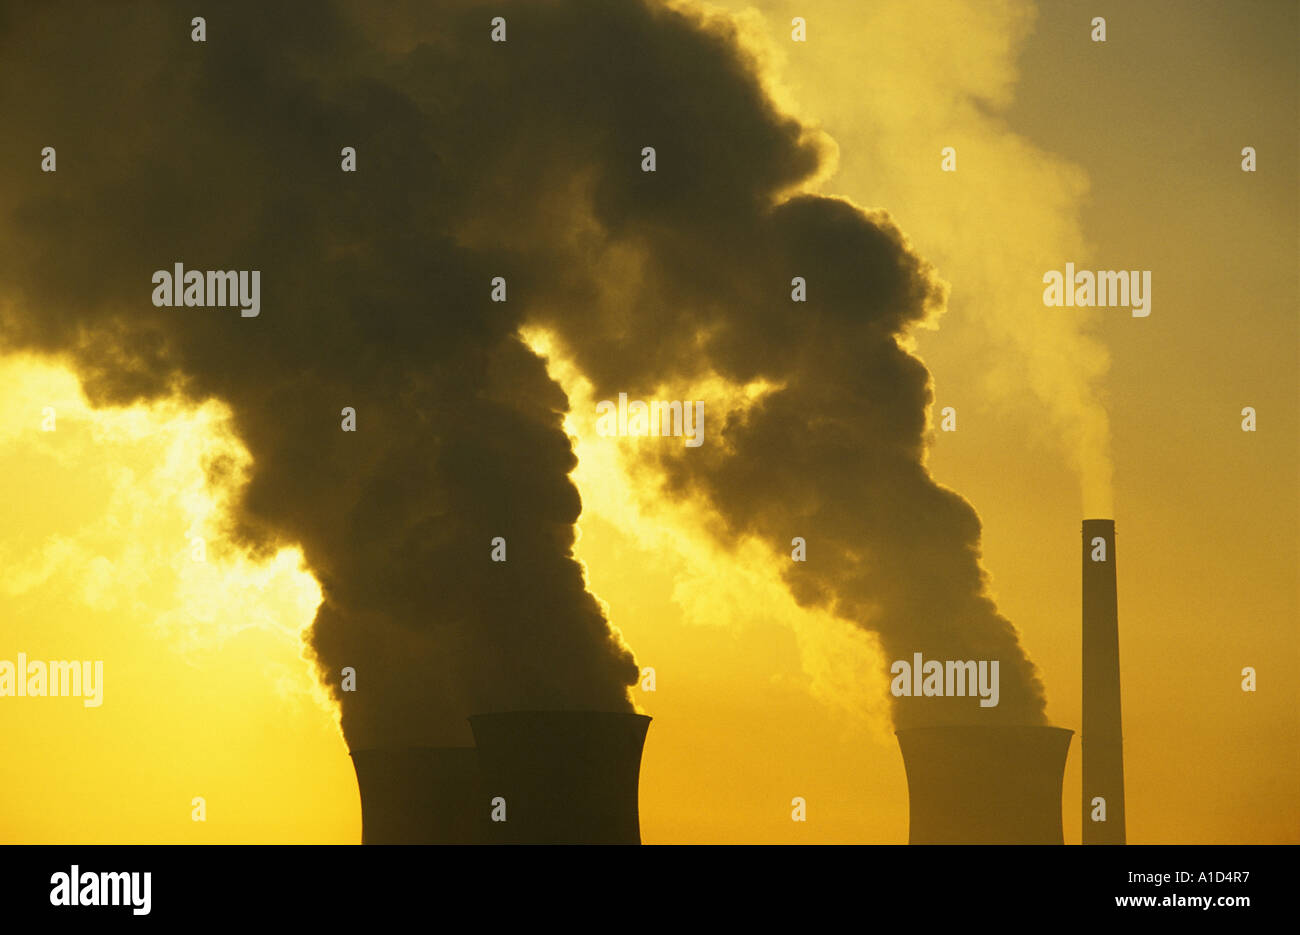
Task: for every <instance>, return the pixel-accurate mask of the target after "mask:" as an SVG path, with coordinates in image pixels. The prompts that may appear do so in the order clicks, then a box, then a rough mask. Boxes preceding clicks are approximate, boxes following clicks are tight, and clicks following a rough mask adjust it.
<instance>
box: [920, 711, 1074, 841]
mask: <svg viewBox="0 0 1300 935" xmlns="http://www.w3.org/2000/svg"><path fill="white" fill-rule="evenodd" d="M896 733H897V735H898V746H899V747H900V748H901V749H902V751H903V766H904V767H905V768H906V770H907V792H908V798H909V809H908V815H909V833H908V843H909V844H1063V843H1065V839H1064V837H1063V836H1062V833H1061V784H1062V781H1063V780H1064V778H1065V758H1066V755H1067V753H1068V751H1069V748H1070V736H1071V735H1072V734H1073V731H1068V730H1065V729H1063V728H1060V727H1036V726H1035V727H1031V726H1019V725H998V726H987V727H986V726H975V727H972V726H946V727H912V728H905V729H903V730H899V731H897V732H896Z"/></svg>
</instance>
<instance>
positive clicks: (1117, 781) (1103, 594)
mask: <svg viewBox="0 0 1300 935" xmlns="http://www.w3.org/2000/svg"><path fill="white" fill-rule="evenodd" d="M1081 742H1082V744H1083V785H1082V792H1083V843H1084V844H1123V843H1124V839H1125V835H1124V741H1123V733H1122V731H1121V727H1120V695H1119V611H1118V604H1117V600H1116V591H1115V521H1114V520H1110V519H1085V520H1084V521H1083V736H1082V738H1081ZM1098 798H1100V799H1104V800H1105V815H1106V820H1105V821H1094V820H1093V817H1094V814H1100V811H1099V806H1098V804H1095V802H1096V800H1097V799H1098Z"/></svg>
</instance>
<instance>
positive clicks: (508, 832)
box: [469, 711, 650, 844]
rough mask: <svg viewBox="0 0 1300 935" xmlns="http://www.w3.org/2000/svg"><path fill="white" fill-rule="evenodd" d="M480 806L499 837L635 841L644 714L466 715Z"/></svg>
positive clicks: (505, 840) (490, 832)
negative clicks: (497, 817)
mask: <svg viewBox="0 0 1300 935" xmlns="http://www.w3.org/2000/svg"><path fill="white" fill-rule="evenodd" d="M469 723H470V727H471V728H472V729H473V731H474V743H475V745H476V746H477V747H478V752H479V763H480V766H481V769H482V777H483V803H482V806H481V809H482V814H484V815H489V814H490V810H491V809H493V807H494V806H493V805H492V801H493V800H494V799H498V798H499V799H502V800H504V808H505V817H506V820H505V821H489V822H488V824H487V836H488V841H489V842H491V843H501V844H640V843H641V822H640V816H639V812H638V802H637V787H638V783H639V781H640V772H641V750H642V747H643V745H644V744H645V736H646V730H647V729H648V728H649V726H650V718H648V717H646V716H645V715H643V714H620V713H615V712H603V711H515V712H509V713H503V714H479V715H474V716H472V717H471V718H470V719H469Z"/></svg>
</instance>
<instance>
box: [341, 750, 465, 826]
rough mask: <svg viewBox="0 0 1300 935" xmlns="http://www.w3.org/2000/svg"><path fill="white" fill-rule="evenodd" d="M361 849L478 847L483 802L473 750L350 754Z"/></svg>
mask: <svg viewBox="0 0 1300 935" xmlns="http://www.w3.org/2000/svg"><path fill="white" fill-rule="evenodd" d="M352 765H353V766H354V767H355V769H356V771H357V786H358V787H360V790H361V843H362V844H481V843H483V820H484V817H485V815H486V807H487V799H486V798H484V796H483V795H482V793H481V791H480V787H479V782H478V753H477V751H476V750H475V749H474V748H473V747H410V748H407V749H403V750H354V751H353V752H352Z"/></svg>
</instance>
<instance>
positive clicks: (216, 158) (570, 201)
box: [0, 0, 1043, 748]
mask: <svg viewBox="0 0 1300 935" xmlns="http://www.w3.org/2000/svg"><path fill="white" fill-rule="evenodd" d="M191 15H192V14H191V13H190V12H189V11H188V10H187V11H182V12H177V11H176V10H175V9H174V8H161V7H155V6H148V7H132V8H130V9H129V13H126V14H123V15H122V16H120V17H119V18H118V19H116V20H113V21H105V19H104V18H103V17H102V16H95V15H92V12H91V10H90V8H89V7H86V8H78V9H71V8H63V7H60V8H58V11H57V12H53V13H52V12H50V11H48V10H45V9H24V8H21V7H19V8H16V9H13V10H6V12H5V14H4V17H3V27H2V28H3V33H2V34H0V43H3V48H2V49H0V53H2V54H0V63H2V64H0V103H2V105H3V111H4V113H5V114H6V115H7V116H8V122H9V124H10V126H9V132H7V133H6V135H5V137H4V139H3V141H0V157H2V158H3V164H4V165H5V167H6V169H5V174H4V180H3V182H2V183H0V184H3V190H0V202H2V203H3V204H5V205H6V206H7V209H6V215H5V217H4V220H3V225H2V226H0V284H2V285H3V289H4V295H5V297H6V300H7V304H6V312H5V319H4V327H5V330H4V335H5V341H6V343H7V344H8V345H10V346H14V347H26V348H36V349H41V350H46V351H51V352H58V353H66V354H69V355H71V356H72V357H73V358H74V360H75V363H76V366H77V367H78V370H79V372H80V373H81V374H82V377H83V379H84V380H85V382H86V385H87V389H88V392H90V393H91V394H92V397H93V398H94V399H96V400H102V401H113V402H121V401H126V400H131V399H135V398H139V397H142V396H149V395H154V394H160V393H164V392H173V391H180V392H184V393H187V394H189V395H190V396H192V397H194V398H196V399H201V398H206V397H209V396H217V397H220V398H222V399H225V400H226V401H228V402H229V403H230V405H231V406H232V407H233V409H234V411H235V414H236V424H237V427H238V430H239V432H240V433H241V436H242V437H243V439H244V441H245V443H246V444H247V445H248V447H249V450H250V452H251V453H252V456H253V460H254V465H253V477H252V480H251V482H250V484H249V486H248V488H247V493H246V496H245V499H244V502H243V503H242V504H241V506H240V509H239V511H238V515H237V517H236V519H237V524H236V528H235V529H234V530H233V531H234V532H235V534H236V535H237V536H238V537H239V538H240V540H241V541H243V542H244V543H245V544H247V545H249V546H252V547H259V548H270V547H273V546H274V545H276V544H278V543H282V542H300V543H302V546H303V550H304V553H305V555H306V557H307V560H308V561H309V563H310V564H311V566H312V568H313V570H314V571H315V573H316V574H317V576H318V577H319V578H320V580H321V582H322V585H323V588H324V592H325V603H324V604H323V605H322V607H321V610H320V612H319V614H318V616H317V619H316V622H315V624H314V626H313V630H312V634H311V641H312V645H313V647H314V649H315V651H316V653H317V655H318V657H319V659H320V662H321V666H322V669H323V670H324V672H325V673H327V678H328V679H329V680H331V681H333V680H336V679H337V673H338V671H339V669H340V668H341V667H342V666H345V665H352V666H355V667H356V668H357V671H358V681H359V688H360V690H359V691H357V692H355V693H347V694H341V695H339V698H340V701H341V703H342V709H343V725H344V730H345V733H346V734H347V735H348V738H349V741H350V743H351V744H352V745H353V747H354V748H356V747H358V746H371V745H374V744H377V743H399V742H455V741H458V740H463V739H465V735H464V733H463V727H462V719H463V717H464V716H465V715H466V714H468V713H471V712H473V711H477V710H493V709H498V710H499V709H504V708H556V707H590V708H600V709H606V710H628V709H630V705H629V702H628V700H627V693H626V688H627V686H628V685H629V684H631V683H632V682H633V681H634V680H635V677H636V666H635V663H634V662H633V661H632V658H631V656H630V654H629V652H628V651H627V650H626V649H625V648H624V647H623V646H622V645H621V643H620V642H619V640H618V638H617V636H616V635H614V634H613V633H612V632H611V630H610V628H609V625H608V622H607V621H606V619H605V616H604V614H603V612H602V610H601V608H600V606H599V605H598V603H597V602H596V601H595V599H594V598H593V597H592V596H591V595H590V594H589V593H588V592H587V591H586V589H585V583H584V580H583V575H582V569H581V567H580V566H579V565H578V564H577V563H576V562H575V561H574V559H573V558H572V545H573V541H574V531H573V523H574V521H575V519H576V518H577V516H578V514H579V510H580V503H579V498H578V495H577V491H576V490H575V488H574V487H573V485H572V483H571V482H570V480H569V478H568V476H567V475H568V472H569V470H570V469H571V468H572V466H573V455H572V451H571V447H570V443H569V441H568V439H567V438H566V437H565V435H564V433H563V430H562V427H561V420H562V414H563V412H564V410H565V408H566V406H567V401H566V399H565V398H564V395H563V393H562V392H561V391H560V389H559V388H558V387H557V386H556V385H555V384H554V383H553V382H552V381H551V380H550V379H549V378H548V376H547V374H546V370H545V364H544V362H543V361H542V360H541V359H540V358H538V357H537V356H536V355H535V354H534V353H533V352H532V351H530V350H529V349H528V348H527V347H526V346H525V345H524V344H523V343H522V342H521V340H520V338H519V336H518V328H519V327H520V325H521V324H524V323H541V324H543V325H545V326H547V327H550V328H552V329H553V330H554V331H556V332H557V333H558V334H559V335H560V336H561V337H562V339H563V340H564V342H565V343H566V345H567V346H568V347H569V348H570V349H571V350H572V353H573V354H574V356H575V358H576V360H577V361H578V363H579V364H580V366H581V367H582V368H583V370H584V371H585V372H586V373H587V375H588V376H589V377H590V378H591V380H592V381H593V383H594V384H595V385H596V387H597V388H598V390H599V391H600V392H602V393H608V394H614V393H617V392H619V391H627V392H629V393H634V394H636V393H640V394H650V393H651V392H652V391H653V390H655V388H657V387H659V386H661V385H671V384H672V383H673V382H674V381H680V382H682V383H686V382H689V381H692V380H694V379H696V378H699V377H702V376H705V375H716V376H721V377H723V378H725V379H726V380H729V381H732V382H734V383H737V384H744V383H748V382H750V381H754V380H759V379H762V380H765V381H767V382H769V383H770V384H772V385H773V386H774V387H776V388H775V389H774V390H773V391H772V392H770V393H768V394H767V395H766V396H764V397H763V398H762V400H761V401H760V402H758V403H757V404H756V405H755V406H753V407H752V408H750V409H748V410H747V411H746V412H744V413H743V414H733V416H732V418H730V419H729V420H728V421H727V422H726V424H725V426H723V425H719V424H718V423H717V422H716V421H715V422H712V423H708V424H706V432H707V433H708V435H707V437H706V442H705V444H704V445H703V446H702V447H701V448H697V449H686V448H682V449H677V448H676V447H675V446H670V445H666V444H665V445H664V446H663V447H662V448H661V449H659V450H660V451H661V452H662V465H661V466H662V468H663V471H664V474H665V476H666V478H667V480H668V486H667V492H669V493H671V494H674V495H678V496H692V497H701V498H703V499H704V501H705V502H707V503H708V504H709V505H710V506H711V508H712V509H713V511H714V512H715V513H716V515H717V516H718V517H720V519H721V520H722V528H723V529H724V531H725V532H724V534H725V535H728V536H739V535H744V534H755V535H759V536H761V537H763V538H765V539H766V540H769V541H771V542H772V543H773V544H774V546H776V547H785V548H788V545H787V544H788V543H789V542H790V540H791V538H792V537H794V536H801V537H804V538H805V539H806V540H807V542H808V548H809V561H808V562H807V563H803V564H797V565H793V564H792V567H791V570H790V572H789V573H788V575H787V580H788V582H789V584H790V586H791V587H792V589H793V590H794V593H795V594H796V595H797V597H798V598H799V600H801V601H802V602H804V603H808V604H819V605H824V606H828V607H831V608H833V609H834V610H835V611H836V612H837V613H839V614H841V615H843V616H845V617H846V618H848V619H852V620H855V621H858V622H860V623H862V624H863V625H865V626H868V627H870V628H871V629H873V630H874V631H876V632H877V633H878V634H879V636H880V639H881V642H882V645H883V648H884V649H885V651H886V654H887V655H888V657H889V658H890V659H896V658H906V659H910V658H911V657H912V654H913V653H914V652H921V653H922V654H923V655H924V657H925V658H927V659H931V658H937V659H997V660H1000V664H1001V699H1000V705H999V706H998V707H997V708H992V709H982V708H979V707H978V706H976V705H975V704H974V703H973V702H972V701H971V699H957V701H956V702H953V703H950V704H949V703H943V704H942V707H936V705H939V704H940V702H938V701H937V700H936V699H925V700H924V701H922V702H919V703H911V704H909V705H908V706H905V707H900V708H899V709H898V720H899V722H900V723H903V724H906V723H916V722H919V721H930V722H934V721H951V720H960V719H973V718H977V717H992V718H997V719H1001V720H1011V721H1021V722H1030V723H1033V722H1038V721H1041V720H1042V711H1043V698H1042V692H1041V687H1040V686H1039V684H1038V682H1037V679H1036V676H1035V674H1034V669H1033V667H1032V665H1031V664H1030V663H1029V662H1028V660H1027V659H1026V658H1025V655H1024V653H1023V651H1022V649H1021V648H1020V646H1019V644H1018V640H1017V636H1016V633H1015V631H1014V629H1013V628H1012V626H1011V625H1010V623H1009V622H1008V621H1006V620H1005V619H1003V618H1002V617H1001V616H999V615H998V613H997V612H996V609H995V607H994V606H993V604H992V602H991V601H990V600H989V598H988V596H987V594H986V592H985V586H984V579H983V574H982V572H981V569H980V565H979V555H978V542H979V521H978V518H977V517H976V515H975V512H974V511H973V510H972V508H971V507H970V506H969V505H968V504H967V503H966V502H965V501H963V500H962V499H961V498H960V497H959V496H957V495H956V494H954V493H952V492H950V491H947V490H944V489H942V488H940V487H939V486H937V485H936V484H935V483H934V482H933V481H932V480H931V479H930V477H929V475H928V473H927V472H926V469H925V467H924V432H925V428H926V426H925V414H926V408H927V405H928V403H929V399H930V395H929V394H930V391H929V381H928V375H927V373H926V371H925V369H924V367H923V366H922V364H921V363H920V362H919V361H918V360H916V359H915V358H914V357H912V356H910V355H909V354H908V353H906V352H905V351H904V350H902V349H901V348H900V346H899V343H898V338H899V336H900V335H901V334H902V333H903V332H904V331H905V329H907V328H908V327H909V325H911V324H912V323H915V322H918V321H921V320H923V319H925V318H926V317H927V316H929V315H931V314H933V312H934V311H935V310H936V309H937V308H938V307H939V306H940V305H941V304H942V301H943V296H944V288H943V286H942V284H941V283H939V282H938V281H937V280H936V279H935V277H934V276H933V274H932V272H931V271H930V270H929V268H928V267H927V266H926V265H925V264H924V263H923V262H922V261H921V260H920V259H918V258H917V257H916V256H915V255H914V254H913V253H912V252H911V251H910V249H909V248H908V246H907V243H906V241H905V240H904V239H903V237H902V235H901V234H900V233H899V232H898V230H897V229H896V228H895V227H894V226H893V225H892V224H891V222H890V221H889V220H888V218H887V217H886V216H884V215H880V214H869V213H866V212H864V211H862V210H860V209H858V208H856V207H854V206H853V205H851V204H849V203H847V202H844V201H839V200H834V199H828V198H822V197H814V196H808V195H802V196H797V197H793V198H787V199H785V200H782V199H783V198H784V196H786V195H788V194H789V193H790V192H792V191H794V190H796V189H797V188H798V186H799V185H800V184H801V183H802V182H803V181H805V180H806V179H808V178H810V177H811V176H813V175H814V174H815V173H816V172H817V171H818V168H819V166H820V165H821V160H822V153H821V150H820V148H819V146H818V145H817V140H816V138H815V137H814V136H812V135H810V134H808V133H807V132H806V131H805V129H804V128H803V127H801V126H800V125H799V124H798V123H797V122H796V121H793V120H791V119H789V118H786V117H783V116H782V115H781V114H779V113H778V112H776V110H775V109H774V108H773V106H772V105H771V104H770V102H769V101H768V99H767V98H766V96H765V95H764V93H763V91H762V89H761V87H760V85H759V83H758V81H757V79H756V78H755V76H754V74H753V67H752V63H751V62H750V61H749V60H748V59H747V57H746V55H745V54H744V53H743V52H742V51H741V50H740V49H739V47H738V46H737V44H736V43H735V41H734V36H732V35H731V34H730V33H729V31H728V26H727V21H726V20H716V21H707V22H706V21H702V20H700V19H698V18H697V17H696V16H695V14H692V13H689V12H679V11H676V10H673V9H664V8H661V7H659V6H657V5H649V4H643V3H640V2H628V3H616V4H614V3H606V2H596V0H571V2H547V3H513V4H512V3H505V2H497V3H493V4H491V5H483V4H480V3H467V4H462V5H460V6H459V7H457V9H455V10H447V9H445V8H444V7H442V6H439V7H438V8H437V9H436V10H434V9H425V8H424V7H423V6H422V5H414V4H412V5H411V6H410V8H409V9H404V8H402V7H400V5H399V7H398V8H397V9H396V11H395V14H394V15H392V16H388V15H385V16H382V17H381V16H377V15H375V16H370V15H369V14H367V13H366V11H365V8H364V7H360V6H358V7H356V8H347V9H337V10H336V9H333V8H327V7H324V6H318V5H317V4H304V5H302V6H301V7H294V8H292V9H291V8H286V7H285V6H283V5H279V4H277V5H273V6H271V7H269V8H268V7H266V6H264V5H261V4H256V5H249V6H247V7H239V8H238V9H237V10H233V11H232V10H227V9H225V8H223V10H222V12H220V14H219V15H213V16H212V17H210V19H209V22H208V26H207V28H208V41H207V42H206V43H202V44H199V43H193V42H191V41H190V36H189V26H188V23H189V17H190V16H191ZM497 15H499V16H504V17H505V18H506V20H507V23H508V27H507V28H508V41H507V42H505V43H493V42H491V41H490V40H489V32H490V25H489V22H490V20H491V18H492V17H493V16H497ZM128 50H129V51H128ZM47 145H49V146H55V147H57V149H58V160H59V161H58V166H59V168H58V171H57V173H49V174H41V173H39V172H38V171H37V164H38V154H39V152H40V149H41V147H42V146H47ZM349 145H350V146H355V147H356V148H357V153H358V155H357V160H358V171H357V172H356V173H342V172H340V169H339V159H340V155H339V151H340V149H341V147H343V146H349ZM645 146H653V147H655V149H656V157H657V171H656V172H653V173H648V172H643V171H642V170H641V161H642V148H643V147H645ZM176 261H181V262H184V263H185V264H186V266H187V268H191V269H259V270H261V271H262V297H261V307H262V311H261V314H260V316H259V317H257V318H253V319H243V318H241V317H240V316H239V313H238V311H236V310H234V309H218V308H155V307H153V306H152V305H151V304H150V302H149V295H150V291H151V288H152V286H151V284H150V281H149V277H150V274H151V273H152V271H153V270H156V269H169V268H170V266H171V264H172V263H173V262H176ZM495 276H502V277H504V278H505V279H506V280H507V283H508V301H507V302H505V303H493V302H491V301H490V300H489V283H490V281H491V280H492V278H493V277H495ZM795 276H801V277H804V278H805V279H806V280H807V283H808V301H807V302H806V303H800V304H796V303H792V302H791V300H790V288H791V285H790V284H791V280H792V278H793V277H795ZM344 406H353V407H355V409H356V412H357V423H358V431H357V432H356V433H355V434H352V433H343V432H341V431H340V428H339V421H340V414H339V413H340V409H341V408H342V407H344ZM706 412H707V413H710V414H711V415H715V416H716V415H717V414H716V413H713V412H712V411H711V410H709V409H708V403H707V401H706ZM706 418H707V416H706ZM497 535H500V536H503V537H504V538H505V539H506V540H507V543H508V556H509V557H508V561H507V562H506V563H491V562H489V561H488V560H487V552H488V548H487V546H488V541H489V540H490V539H491V538H492V537H493V536H497Z"/></svg>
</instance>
